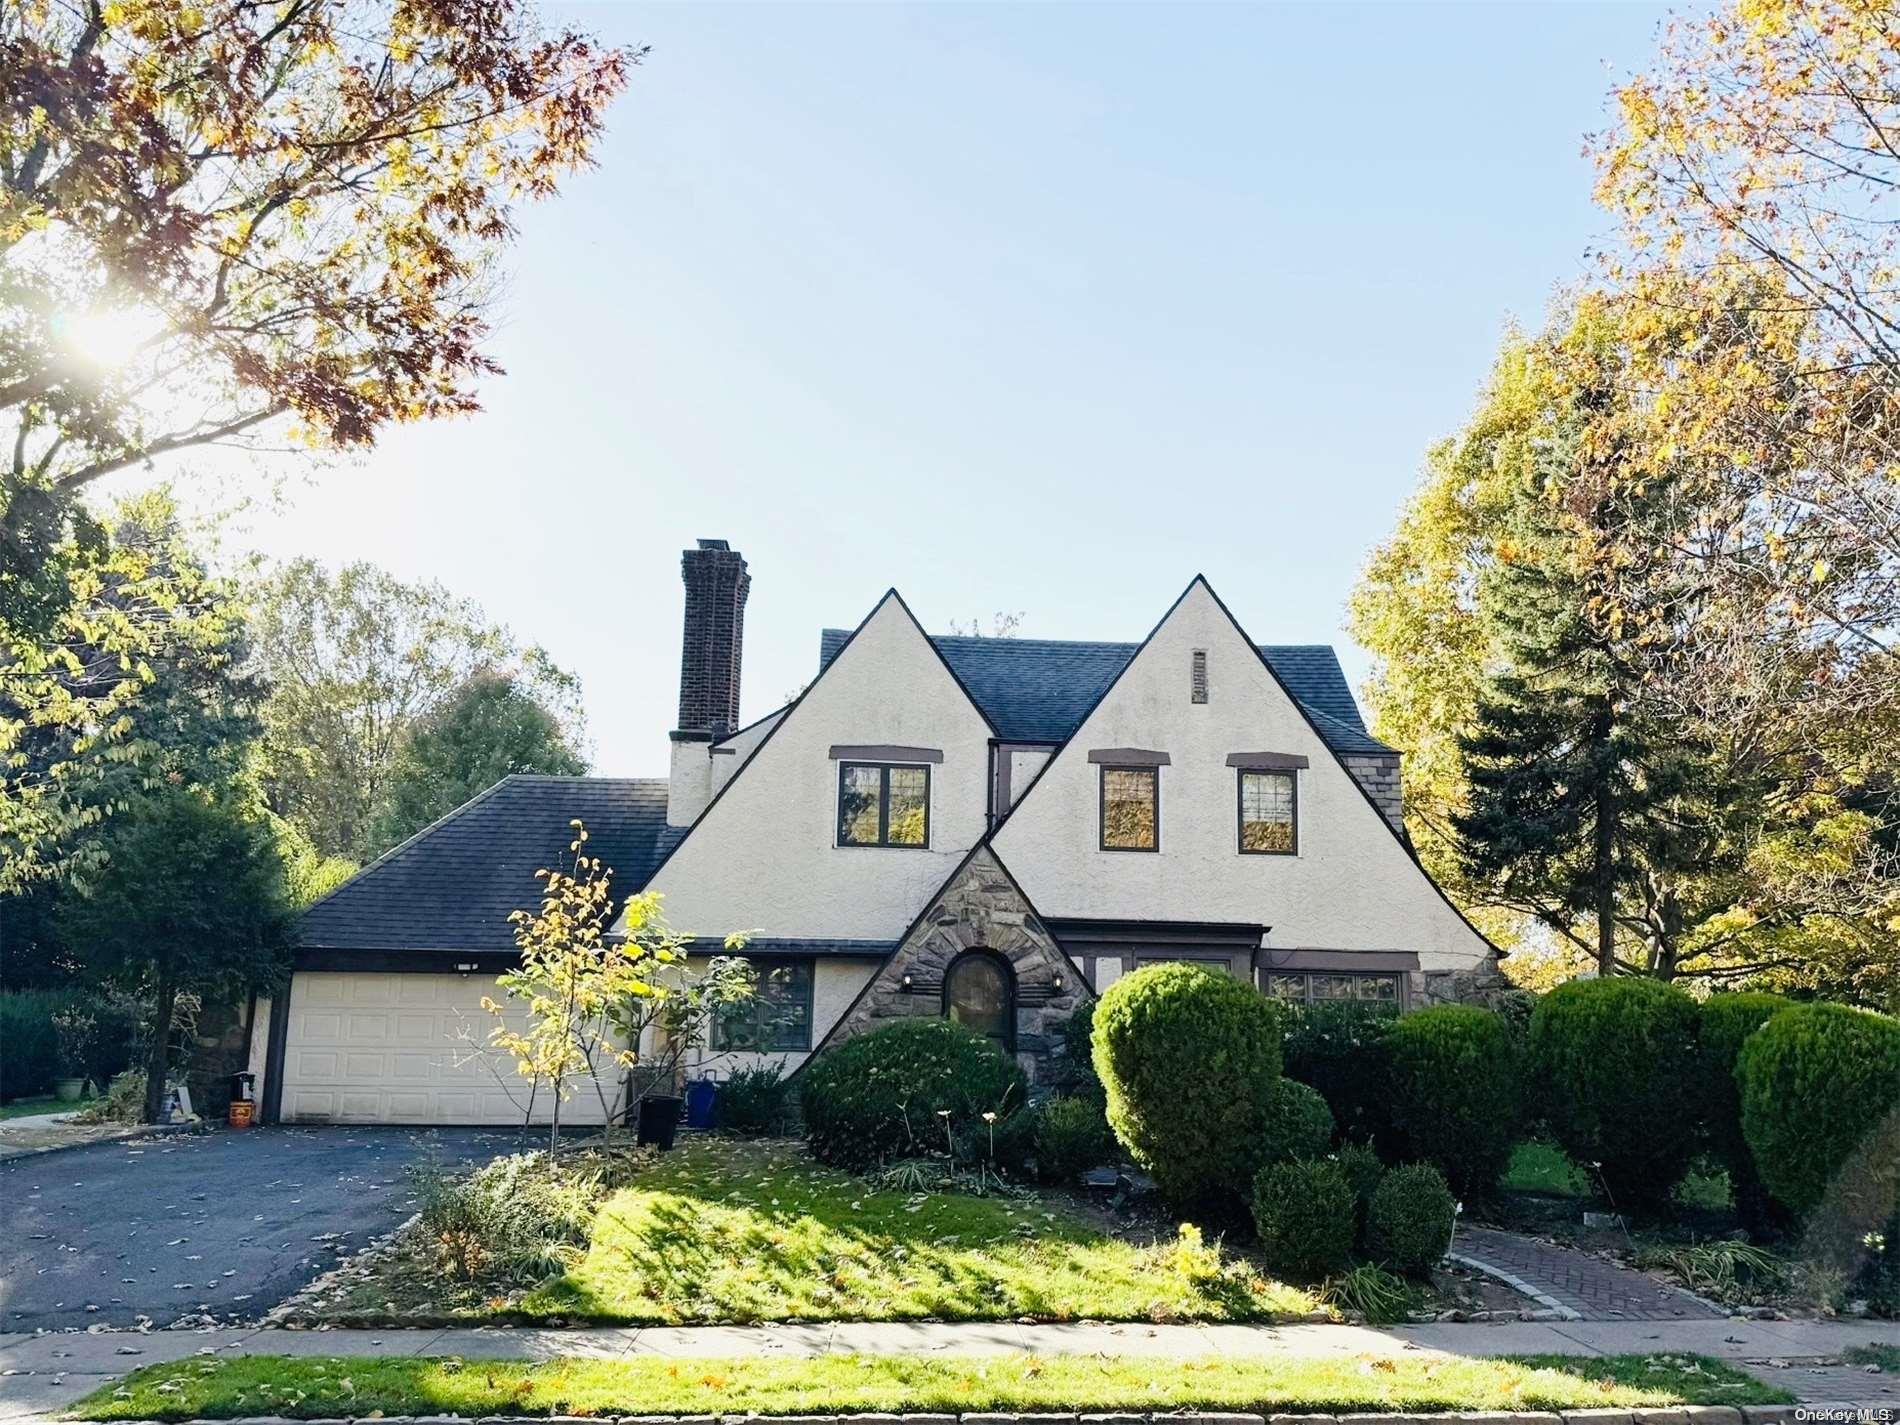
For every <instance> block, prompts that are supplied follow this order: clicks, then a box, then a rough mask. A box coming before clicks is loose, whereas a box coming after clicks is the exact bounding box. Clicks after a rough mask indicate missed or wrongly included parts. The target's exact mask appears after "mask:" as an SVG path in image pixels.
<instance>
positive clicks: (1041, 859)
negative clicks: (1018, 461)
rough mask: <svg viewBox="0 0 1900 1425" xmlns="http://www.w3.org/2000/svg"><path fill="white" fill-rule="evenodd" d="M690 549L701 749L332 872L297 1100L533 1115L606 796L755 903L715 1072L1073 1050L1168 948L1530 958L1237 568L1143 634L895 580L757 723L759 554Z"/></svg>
mask: <svg viewBox="0 0 1900 1425" xmlns="http://www.w3.org/2000/svg"><path fill="white" fill-rule="evenodd" d="M681 565H682V571H683V576H684V579H685V584H686V613H685V630H684V647H683V652H682V657H681V667H680V702H679V726H678V727H677V728H676V729H675V730H674V731H673V732H672V734H671V754H672V756H671V775H670V776H669V777H668V778H666V779H665V780H660V779H650V780H649V779H638V780H623V779H616V778H605V777H525V776H524V777H510V778H507V779H505V780H504V781H502V782H500V783H498V784H497V785H496V786H495V787H493V788H491V789H490V790H488V791H487V792H484V793H483V794H482V795H480V796H478V797H476V798H475V799H474V800H473V801H471V802H469V803H468V804H467V805H466V806H463V807H461V808H459V809H458V810H456V811H455V812H453V813H451V814H450V815H449V816H447V817H444V818H443V819H442V820H441V821H439V822H437V823H435V824H434V825H432V826H430V827H428V828H426V829H424V830H423V831H421V832H419V833H417V834H416V835H415V836H414V837H412V838H410V839H409V840H408V841H406V842H404V843H403V844H402V845H400V846H398V847H396V848H395V849H393V850H392V851H390V852H389V853H387V854H386V855H384V856H383V857H381V858H380V859H379V860H377V861H376V862H374V863H372V864H371V865H369V866H367V867H365V868H364V869H363V870H362V871H361V872H359V873H358V874H357V875H356V876H355V877H354V878H353V879H351V880H350V881H348V882H347V883H345V884H344V885H343V886H341V887H339V888H338V889H337V890H336V891H334V892H332V893H331V894H330V895H329V896H327V897H325V898H324V899H323V900H321V901H319V902H318V903H317V904H316V905H314V906H312V907H311V909H310V910H309V911H308V912H307V913H306V914H305V915H304V917H303V919H302V921H301V925H300V933H299V949H298V951H297V954H296V961H295V971H294V974H293V976H292V979H291V982H290V985H289V989H288V992H287V993H285V994H282V995H280V996H278V998H277V1002H276V1003H273V1004H269V1005H268V1006H264V1005H260V1006H259V1014H258V1016H257V1018H256V1021H255V1022H256V1024H257V1026H258V1029H257V1032H256V1034H255V1035H254V1038H253V1046H252V1061H253V1065H254V1067H256V1068H257V1069H258V1070H259V1072H260V1074H261V1077H262V1084H263V1101H264V1110H265V1117H266V1119H267V1120H280V1121H284V1122H396V1123H485V1122H514V1121H516V1120H517V1119H518V1117H519V1114H520V1108H519V1107H518V1104H517V1100H516V1098H515V1097H513V1096H511V1095H510V1094H509V1093H508V1092H506V1091H505V1089H504V1086H503V1084H502V1082H501V1081H500V1080H499V1079H498V1078H497V1076H496V1075H495V1073H494V1072H493V1066H492V1065H491V1064H488V1063H485V1062H483V1056H481V1055H480V1054H479V1053H478V1052H477V1046H478V1045H479V1042H480V1040H481V1038H482V1037H483V1036H484V1035H485V1034H486V1031H487V1026H488V1024H489V1022H490V1021H489V1020H488V1017H487V1016H486V1015H485V1014H484V1013H482V1012H481V1011H480V1009H479V1005H480V1001H481V998H482V996H483V995H484V994H488V993H492V990H493V976H494V974H495V972H496V971H497V970H499V969H501V968H502V967H504V966H505V965H507V964H508V963H509V962H510V960H511V959H512V958H513V940H512V935H511V930H510V926H509V922H508V916H509V913H510V912H511V911H513V910H514V909H516V908H518V907H525V906H530V905H532V904H534V903H535V901H536V900H537V895H536V882H535V880H534V873H535V871H536V870H537V869H539V868H541V867H544V866H548V865H552V864H556V863H557V862H558V861H559V859H560V857H561V855H562V853H563V851H564V849H565V847H566V843H567V840H568V837H569V831H568V825H569V822H570V821H571V820H573V819H574V818H577V817H578V818H580V819H582V820H583V821H585V823H586V824H587V827H588V829H589V831H590V833H591V848H592V850H593V851H594V852H595V853H596V854H598V855H600V856H601V857H602V859H603V860H604V861H605V862H606V863H607V864H608V865H609V866H611V867H613V868H614V871H615V873H616V885H617V887H618V888H619V889H620V890H621V891H622V892H627V891H631V890H634V889H638V888H642V887H644V888H647V889H650V890H654V891H658V892H660V893H661V894H662V895H663V896H664V898H665V899H664V902H663V904H664V909H665V914H666V917H667V920H668V921H669V922H670V923H671V925H672V926H673V927H674V928H675V929H676V930H680V931H685V932H690V933H692V934H694V935H695V936H697V937H699V938H700V941H701V942H702V943H706V944H709V945H717V944H718V942H719V940H720V939H721V938H722V937H723V936H725V935H726V934H727V933H729V932H733V931H744V932H749V933H750V934H751V937H752V938H751V939H750V941H749V942H748V946H747V953H748V954H749V955H751V956H753V957H755V959H756V962H757V964H758V967H759V969H760V971H761V976H760V985H761V990H760V994H759V997H758V1000H757V1003H756V1005H755V1006H753V1008H752V1009H751V1010H750V1011H748V1013H747V1014H745V1015H742V1016H739V1017H737V1018H736V1019H735V1020H734V1021H733V1022H731V1023H727V1024H722V1025H721V1026H720V1027H719V1029H718V1031H717V1033H716V1035H715V1042H714V1044H713V1046H712V1048H711V1051H710V1052H709V1055H708V1058H709V1060H710V1062H708V1063H707V1065H706V1066H705V1070H706V1071H707V1072H710V1073H713V1074H714V1075H719V1074H722V1073H724V1072H727V1071H729V1070H730V1069H731V1068H733V1067H735V1066H736V1065H740V1064H747V1063H756V1062H760V1061H763V1060H772V1061H776V1062H779V1063H782V1064H784V1065H786V1066H787V1067H788V1068H791V1069H796V1067H797V1066H798V1065H800V1064H802V1063H803V1062H804V1061H805V1060H806V1059H807V1058H809V1057H810V1055H812V1054H814V1053H816V1052H818V1051H819V1050H821V1049H822V1048H823V1047H824V1046H825V1045H826V1044H827V1043H830V1042H834V1041H836V1040H839V1039H841V1038H843V1037H845V1036H849V1035H852V1034H858V1033H862V1032H863V1031H865V1030H866V1029H869V1028H872V1027H875V1026H876V1025H879V1024H881V1023H885V1022H887V1021H890V1020H893V1019H898V1018H903V1017H906V1016H910V1015H920V1014H922V1015H949V1016H951V1017H954V1018H956V1019H959V1020H962V1021H964V1022H966V1023H968V1024H970V1025H972V1026H973V1027H975V1028H976V1029H978V1030H979V1031H980V1032H982V1033H985V1034H988V1035H991V1036H993V1037H994V1038H995V1039H996V1040H997V1041H998V1042H999V1043H1000V1044H1001V1045H1003V1047H1004V1048H1005V1049H1006V1050H1007V1051H1009V1052H1011V1053H1013V1054H1015V1055H1016V1056H1017V1057H1018V1058H1019V1059H1020V1060H1021V1061H1022V1063H1023V1064H1024V1066H1025V1068H1026V1069H1027V1070H1028V1071H1029V1073H1030V1075H1031V1078H1032V1081H1033V1080H1035V1079H1037V1078H1045V1077H1046V1076H1047V1074H1048V1072H1049V1069H1050V1066H1051V1054H1052V1052H1053V1049H1054V1041H1055V1028H1056V1025H1057V1024H1058V1022H1059V1021H1060V1020H1061V1019H1063V1018H1065V1017H1066V1016H1067V1015H1069V1014H1070V1013H1072V1012H1073V1011H1074V1009H1075V1008H1076V1007H1077V1006H1078V1005H1079V1004H1080V1003H1081V1002H1082V1001H1083V1000H1084V999H1085V998H1086V997H1088V996H1090V995H1091V994H1093V993H1095V992H1098V991H1100V990H1102V989H1105V988H1106V987H1107V986H1108V985H1110V984H1111V983H1113V982H1114V980H1115V979H1116V978H1117V977H1118V976H1120V975H1123V974H1126V973H1128V972H1129V971H1130V970H1132V969H1134V968H1135V967H1137V966H1139V965H1143V964H1147V963H1149V962H1151V961H1155V960H1168V959H1192V960H1197V961H1201V962H1204V963H1206V964H1208V965H1209V966H1211V967H1213V968H1217V969H1219V970H1220V971H1222V972H1224V973H1227V974H1231V975H1235V976H1237V977H1240V978H1243V979H1245V980H1247V981H1248V982H1250V983H1252V984H1254V985H1256V986H1257V987H1258V988H1259V989H1260V991H1261V992H1262V993H1264V994H1271V995H1281V996H1287V997H1291V998H1298V999H1324V998H1353V999H1360V1000H1370V1001H1383V1002H1387V1003H1394V1004H1399V1005H1413V1004H1420V1003H1425V1002H1429V1001H1436V1000H1444V999H1461V998H1472V997H1478V996H1482V995H1483V994H1485V993H1486V992H1487V991H1489V990H1490V989H1491V988H1493V987H1494V986H1495V985H1496V984H1497V981H1498V975H1497V955H1498V952H1497V950H1496V949H1495V948H1494V947H1493V946H1492V945H1491V944H1490V943H1489V942H1488V941H1487V940H1486V939H1485V938H1484V937H1483V936H1482V935H1481V934H1479V933H1478V931H1477V930H1476V929H1474V928H1473V927H1472V926H1471V924H1470V923H1469V922H1468V921H1466V920H1465V918H1464V917H1463V916H1462V915H1461V914H1460V913H1459V912H1458V910H1457V909H1456V907H1454V906H1453V905H1452V904H1451V902H1450V901H1448V900H1447V899H1446V897H1445V895H1444V894H1443V892H1442V891H1441V890H1440V889H1439V887H1438V886H1437V885H1436V884H1434V883H1433V881H1432V880H1431V878H1430V877H1429V876H1428V875H1427V874H1426V873H1425V871H1424V869H1423V868H1422V867H1421V866H1420V865H1419V863H1418V861H1417V860H1416V858H1415V857H1414V856H1413V855H1412V853H1411V850H1410V848H1409V846H1408V843H1407V841H1406V838H1405V833H1404V830H1403V825H1402V822H1401V819H1400V811H1401V806H1400V777H1399V760H1400V759H1399V753H1398V751H1396V750H1395V749H1393V748H1391V747H1388V746H1386V745H1385V744H1383V743H1381V742H1379V741H1378V740H1376V739H1375V738H1373V737H1371V736H1370V735H1369V734H1368V733H1367V731H1366V728H1365V724H1364V722H1363V720H1362V719H1361V717H1360V714H1359V709H1358V707H1357V705H1356V704H1355V702H1354V700H1353V696H1352V692H1351V690H1350V688H1349V687H1348V686H1347V683H1346V680H1345V677H1344V675H1343V674H1342V672H1341V670H1340V666H1339V662H1338V659H1337V658H1336V657H1335V656H1334V654H1333V651H1332V649H1330V648H1328V647H1325V646H1323V645H1291V646H1283V645H1262V644H1256V643H1255V642H1254V641H1253V639H1252V637H1251V636H1250V635H1249V634H1248V633H1247V632H1246V631H1244V630H1243V629H1242V628H1241V626H1240V624H1239V622H1238V621H1237V620H1236V619H1235V618H1234V616H1233V614H1232V613H1231V612H1229V610H1228V608H1227V606H1226V605H1225V604H1223V603H1222V602H1221V600H1220V598H1219V597H1218V596H1217V595H1216V594H1215V592H1214V590H1213V589H1212V588H1211V587H1210V586H1209V585H1208V583H1207V581H1206V580H1205V579H1203V578H1199V577H1196V578H1195V579H1194V580H1193V581H1192V582H1190V583H1189V584H1188V586H1187V588H1186V589H1185V590H1184V591H1183V592H1182V594H1181V596H1180V597H1179V598H1178V599H1176V600H1175V602H1174V603H1173V605H1172V606H1170V607H1169V608H1168V609H1167V611H1166V612H1165V613H1163V614H1162V616H1161V619H1160V621H1159V622H1158V623H1157V624H1156V625H1155V627H1154V628H1153V630H1152V631H1150V632H1149V634H1148V636H1147V637H1146V638H1144V639H1142V640H1141V641H1140V642H1139V643H1085V642H1062V641H1052V640H1046V639H1026V638H970V637H945V636H933V635H931V634H928V633H926V632H925V631H924V629H923V628H922V627H921V626H920V625H919V624H918V622H917V620H916V618H915V617H913V616H912V613H911V611H910V609H909V607H908V606H907V605H906V604H905V603H904V601H903V599H902V598H901V597H900V596H899V595H898V594H897V592H896V591H895V590H892V591H890V592H889V593H887V594H885V595H884V596H883V597H882V598H881V599H879V600H878V601H877V603H876V605H875V606H874V607H873V608H872V609H871V611H870V612H869V613H868V614H867V615H866V616H865V617H864V619H863V621H862V622H860V623H859V624H858V626H857V627H856V628H855V629H852V630H850V631H848V632H847V631H845V630H841V629H826V630H824V631H823V633H822V635H821V639H820V647H819V658H818V667H817V670H816V676H815V677H814V678H813V681H812V682H811V684H810V685H809V686H808V687H807V688H806V689H805V691H804V692H803V693H802V694H800V695H799V696H798V697H797V698H796V699H794V700H793V701H792V702H791V703H790V704H789V705H787V706H785V707H783V708H779V709H777V710H776V711H774V712H771V713H769V714H767V715H766V716H765V717H762V718H760V719H758V720H757V721H755V722H752V723H750V724H746V725H743V726H742V725H740V723H739V685H740V670H741V655H742V652H743V644H744V624H745V607H746V599H747V595H748V593H749V591H750V586H751V580H750V576H749V574H748V572H747V568H746V562H745V560H744V559H743V558H742V557H741V556H740V555H739V554H738V553H737V552H736V551H734V550H732V549H730V548H728V547H727V545H726V543H725V542H724V541H722V540H701V541H699V544H698V547H697V548H695V549H690V550H687V551H686V552H685V553H684V555H683V557H682V561H681ZM543 1107H545V1105H543ZM569 1111H570V1112H571V1113H572V1114H574V1115H575V1116H580V1117H584V1116H585V1115H586V1113H587V1112H588V1106H587V1105H586V1104H584V1103H580V1102H578V1101H577V1102H576V1103H574V1104H572V1105H570V1110H569ZM596 1112H597V1110H596Z"/></svg>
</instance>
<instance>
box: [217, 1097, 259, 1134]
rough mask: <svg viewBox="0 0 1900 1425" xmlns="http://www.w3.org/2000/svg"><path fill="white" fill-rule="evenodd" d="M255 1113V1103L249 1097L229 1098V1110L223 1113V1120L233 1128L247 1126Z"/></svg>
mask: <svg viewBox="0 0 1900 1425" xmlns="http://www.w3.org/2000/svg"><path fill="white" fill-rule="evenodd" d="M256 1114H257V1105H256V1104H254V1103H252V1102H251V1101H250V1100H249V1099H243V1098H234V1099H232V1100H231V1108H230V1111H229V1112H228V1113H226V1114H225V1122H227V1123H229V1124H230V1125H231V1126H232V1127H233V1128H249V1127H250V1126H251V1122H252V1120H253V1119H254V1118H255V1117H256Z"/></svg>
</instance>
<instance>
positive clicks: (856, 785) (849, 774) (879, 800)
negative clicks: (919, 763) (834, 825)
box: [838, 762, 930, 846]
mask: <svg viewBox="0 0 1900 1425" xmlns="http://www.w3.org/2000/svg"><path fill="white" fill-rule="evenodd" d="M838 844H839V845H840V846H928V845H929V844H930V768H928V767H908V766H901V765H890V764H884V763H872V762H841V763H839V764H838Z"/></svg>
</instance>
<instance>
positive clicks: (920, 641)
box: [649, 596, 990, 940]
mask: <svg viewBox="0 0 1900 1425" xmlns="http://www.w3.org/2000/svg"><path fill="white" fill-rule="evenodd" d="M989 736H990V731H989V725H988V724H987V723H986V722H985V721H984V720H983V716H982V714H981V713H979V712H978V711H977V710H976V708H975V707H973V706H972V705H971V703H970V701H969V699H968V698H967V697H966V696H965V695H964V693H963V690H962V689H961V688H959V687H958V686H957V683H956V681H955V679H953V678H952V677H951V676H950V672H949V670H948V669H947V668H945V667H944V665H943V661H942V660H941V659H940V658H939V657H938V656H937V653H936V650H935V649H933V648H932V647H931V646H930V644H929V642H928V641H927V640H926V639H925V637H924V635H923V632H922V630H920V629H919V628H918V627H917V625H916V623H915V622H914V621H913V620H912V619H911V617H910V615H909V613H908V612H907V611H906V610H905V609H904V607H903V605H902V604H901V603H900V602H899V601H898V600H897V599H896V598H895V597H892V596H887V597H886V598H885V599H884V601H883V602H882V603H880V604H879V605H878V607H877V609H876V610H875V611H874V612H873V613H872V615H871V616H870V618H869V619H867V620H866V621H865V623H864V625H863V627H862V628H861V629H860V630H859V631H858V634H857V636H856V637H855V638H853V639H852V640H851V642H850V643H849V644H847V645H846V647H845V648H844V650H843V652H841V653H840V654H839V655H838V657H837V658H835V659H834V660H833V661H832V663H831V665H830V666H829V667H828V668H826V670H825V671H824V672H823V673H822V674H821V675H820V676H819V678H818V680H817V681H816V682H815V683H813V684H812V686H811V687H810V689H808V690H807V692H806V693H805V696H804V697H803V698H802V699H801V700H800V701H799V702H798V704H797V705H796V706H795V707H794V708H793V709H792V710H791V711H790V712H788V713H787V714H786V715H785V717H784V718H783V720H782V721H781V722H780V724H779V726H778V728H777V729H776V731H774V732H773V734H772V736H771V737H770V738H769V739H766V740H765V741H764V742H763V744H762V745H761V746H760V747H759V748H758V749H757V751H756V752H754V754H753V755H752V757H751V758H750V759H748V760H747V762H746V765H745V766H744V767H743V768H742V770H741V774H740V775H737V776H735V777H734V778H733V780H732V782H731V783H730V784H729V785H728V786H727V788H726V790H725V792H724V794H723V795H721V796H719V797H718V798H716V799H715V800H714V801H713V803H712V805H711V806H710V807H709V808H708V809H707V810H706V812H705V814H704V815H703V816H702V817H701V818H700V820H699V822H698V823H697V825H695V826H694V828H693V831H692V833H691V835H689V836H688V837H687V838H686V839H685V840H684V841H683V842H681V843H680V846H679V848H678V849H677V850H676V851H675V852H674V853H673V856H672V858H671V859H670V860H669V861H668V862H667V863H666V865H665V866H663V867H662V868H661V869H660V873H659V875H658V876H657V877H655V879H654V881H653V883H652V885H651V886H650V887H649V889H652V890H657V891H659V892H661V893H662V894H663V895H664V896H665V897H666V903H665V904H666V918H667V922H668V923H669V924H670V925H671V926H672V927H673V928H674V929H675V930H678V931H681V932H684V933H688V934H692V935H699V936H708V937H710V936H714V935H725V934H727V933H729V932H732V931H736V930H740V931H751V932H753V933H755V934H758V935H767V936H824V937H833V938H841V939H854V940H895V939H897V938H898V937H899V936H900V935H902V934H903V933H904V931H905V930H906V929H907V928H908V927H909V925H910V921H911V918H912V917H913V916H914V915H915V914H916V913H917V909H918V907H920V906H921V905H922V904H923V903H924V899H925V897H927V896H928V895H929V894H930V893H931V892H932V891H934V890H936V889H937V887H938V886H939V885H940V884H942V882H943V880H944V878H945V877H947V876H948V875H949V874H950V872H951V870H952V869H954V868H955V866H956V863H957V861H958V860H959V859H961V857H962V856H963V854H964V853H965V852H966V851H968V850H969V849H970V847H971V846H973V845H975V844H976V841H977V839H978V838H979V837H980V836H982V835H983V832H984V829H985V826H984V823H985V810H986V804H987V800H988V788H987V778H988V775H989ZM836 744H849V745H868V744H883V745H897V746H907V747H931V748H939V749H941V750H942V752H943V761H942V762H941V763H939V764H936V765H934V766H932V767H931V769H930V845H929V847H928V848H927V849H925V850H911V849H900V848H885V847H840V846H838V845H837V844H836V842H837V803H838V764H837V763H836V762H834V761H833V760H832V759H831V755H830V751H831V748H832V746H833V745H836Z"/></svg>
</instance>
